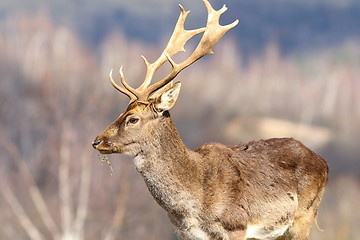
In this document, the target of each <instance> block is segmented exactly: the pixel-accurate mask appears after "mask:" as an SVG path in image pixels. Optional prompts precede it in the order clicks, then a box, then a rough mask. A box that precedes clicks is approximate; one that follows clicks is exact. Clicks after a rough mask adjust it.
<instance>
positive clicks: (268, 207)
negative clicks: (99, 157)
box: [93, 100, 328, 240]
mask: <svg viewBox="0 0 360 240" xmlns="http://www.w3.org/2000/svg"><path fill="white" fill-rule="evenodd" d="M157 101H158V100H157ZM172 104H173V103H172ZM171 106H172V105H171ZM171 106H170V107H171ZM170 107H169V108H170ZM131 118H136V119H138V120H137V121H136V123H131V121H130V119H131ZM93 146H94V147H95V148H96V149H97V150H99V151H100V152H101V153H120V154H132V155H135V160H134V162H135V166H136V168H137V170H138V171H139V173H140V174H141V175H142V176H143V178H144V181H145V183H146V185H147V187H148V189H149V191H150V193H151V194H152V196H153V197H154V198H155V200H156V201H157V202H158V203H159V205H160V206H161V207H162V208H163V209H164V210H165V211H167V213H168V215H169V218H170V220H171V222H172V224H173V225H174V227H175V228H176V230H177V232H178V233H179V235H180V236H181V237H182V238H183V239H189V240H190V239H191V240H193V239H198V240H206V239H226V240H235V239H236V240H239V239H240V240H241V239H246V238H247V237H248V238H250V237H261V238H263V239H297V240H304V239H308V236H309V232H310V229H311V226H312V225H313V222H314V218H315V217H316V214H317V209H318V206H319V204H320V200H321V197H322V194H323V192H324V188H325V185H326V182H327V179H328V167H327V164H326V162H325V161H324V160H323V159H322V158H321V157H320V156H319V155H317V154H315V153H314V152H312V151H311V150H309V149H308V148H306V147H305V146H304V145H303V144H301V143H300V142H298V141H296V140H294V139H291V138H281V139H268V140H260V141H254V142H249V143H246V144H239V145H236V146H225V145H222V144H219V143H212V144H206V145H204V146H202V147H200V148H198V149H196V150H195V151H191V150H189V149H187V148H186V147H185V145H184V144H183V142H182V141H181V139H180V136H179V134H178V132H177V130H176V127H175V124H174V122H173V121H172V119H171V117H170V116H169V114H168V112H167V111H159V110H158V109H157V108H156V105H155V100H154V101H153V102H150V103H148V104H143V103H139V102H134V103H132V104H131V105H130V106H129V107H128V109H127V110H126V111H125V112H124V113H123V114H122V115H120V117H119V118H118V119H117V120H116V121H115V122H114V123H113V124H111V125H110V126H109V127H108V128H107V129H105V130H104V131H103V132H102V133H101V134H100V135H99V136H98V137H97V138H96V139H95V140H94V143H93Z"/></svg>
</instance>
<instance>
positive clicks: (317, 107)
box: [0, 15, 360, 240]
mask: <svg viewBox="0 0 360 240" xmlns="http://www.w3.org/2000/svg"><path fill="white" fill-rule="evenodd" d="M236 45H237V43H236V42H235V41H234V40H229V39H227V40H226V41H224V42H222V43H220V45H219V46H218V47H217V48H216V49H215V51H216V54H215V56H210V57H207V58H206V59H204V60H202V61H200V63H197V64H196V67H191V68H190V69H188V70H185V71H184V73H182V74H180V76H179V80H181V81H182V82H183V89H182V94H181V96H180V99H179V101H178V104H177V106H176V107H175V108H174V111H173V112H172V113H173V116H174V119H175V121H176V122H177V125H178V127H179V130H180V133H181V135H182V136H183V138H184V142H185V143H186V144H187V145H188V146H190V147H197V146H199V145H200V144H202V143H204V142H206V141H215V140H219V141H220V140H221V141H224V142H227V143H233V144H235V143H236V141H245V140H250V139H251V138H257V137H261V136H264V134H263V130H261V129H262V128H259V127H256V126H263V125H264V124H265V125H266V124H267V123H266V121H267V119H272V121H270V128H272V129H274V128H275V127H274V126H275V125H274V121H276V122H277V123H283V124H280V125H281V126H284V125H286V126H288V128H286V129H285V130H284V129H282V130H281V133H280V130H279V131H278V134H279V135H281V136H282V135H292V133H293V132H294V128H297V127H298V126H306V129H307V130H306V131H305V130H304V131H302V132H306V133H307V134H306V136H300V138H304V139H305V140H304V141H306V139H310V140H311V139H312V137H311V136H312V134H314V133H315V132H316V131H318V130H319V129H320V130H321V129H322V130H324V129H325V130H324V131H325V132H326V134H328V135H327V137H324V138H323V140H322V142H321V143H319V142H315V143H309V144H311V145H312V148H314V149H317V150H318V151H320V152H321V153H322V154H323V155H324V156H325V158H326V159H328V161H329V163H330V174H331V176H332V178H331V180H330V183H329V186H328V189H327V191H326V195H325V198H324V202H323V204H322V207H321V209H320V212H319V217H318V222H319V225H320V227H321V228H323V229H325V232H319V231H318V230H314V231H313V233H312V234H313V239H342V240H343V239H358V238H359V237H360V232H359V229H358V226H359V223H360V210H359V208H358V207H357V205H358V199H360V187H359V179H358V177H359V175H358V173H359V170H360V169H359V159H358V157H356V156H359V149H358V148H357V145H358V142H359V140H360V138H359V136H360V104H359V103H360V95H359V94H358V91H360V82H359V79H358V76H360V67H359V66H360V50H359V44H349V45H346V46H344V47H341V48H339V49H337V50H329V51H325V52H317V53H310V54H305V55H303V56H291V57H286V58H284V57H282V56H281V55H279V51H278V50H277V48H276V45H275V44H273V45H270V46H269V47H268V48H267V51H266V52H265V53H264V54H263V55H261V56H257V57H253V58H250V59H249V60H248V61H247V62H246V63H244V62H242V59H241V55H239V54H237V52H238V51H237V49H236ZM160 48H161V47H159V49H158V48H157V47H147V46H143V45H141V44H140V43H136V42H135V43H134V42H131V41H128V40H127V39H126V38H125V37H124V36H123V35H122V34H121V33H114V34H113V35H111V36H108V37H107V38H106V40H105V41H104V42H103V44H102V46H101V47H100V48H99V49H96V50H94V49H93V50H91V51H90V50H89V49H87V48H86V47H84V45H83V44H82V43H81V42H80V40H79V39H78V38H77V36H76V34H74V33H73V32H72V31H71V30H69V29H67V28H64V27H55V26H54V25H53V24H52V23H51V21H50V20H49V19H48V18H46V17H44V16H42V15H37V16H30V15H22V16H21V17H17V18H9V19H8V20H7V21H5V22H3V23H2V25H1V26H0V69H1V81H0V132H1V138H0V149H1V150H0V161H1V162H0V163H1V166H2V167H1V172H0V189H1V191H0V193H1V196H0V199H1V200H0V211H1V215H0V225H1V229H0V239H12V240H16V239H33V240H37V239H56V240H57V239H59V240H60V239H61V240H67V239H74V240H80V239H87V240H91V239H107V240H111V239H176V237H175V236H174V235H173V233H172V228H171V227H170V225H169V223H168V220H167V219H166V217H165V216H164V213H163V212H162V210H161V209H160V208H159V207H158V206H157V205H156V204H155V202H154V201H153V200H152V199H151V197H150V194H148V192H147V190H146V189H145V186H144V184H143V183H142V179H141V178H140V176H139V175H137V174H136V172H135V170H134V169H133V167H132V164H131V158H129V157H126V156H111V157H110V160H111V161H112V164H113V168H114V173H113V175H112V176H111V175H110V172H109V168H108V166H106V164H105V163H104V164H103V165H101V163H100V159H99V157H98V156H97V154H96V152H95V151H93V150H92V149H91V144H90V143H91V141H92V139H93V138H94V137H95V136H96V135H97V134H98V133H99V132H100V131H101V130H102V129H104V127H105V126H107V125H108V124H109V123H110V122H111V121H112V120H114V119H115V118H116V116H117V115H118V114H119V113H120V112H121V111H122V110H123V109H124V107H125V106H126V104H127V101H128V100H127V99H126V98H125V97H122V96H121V95H119V94H118V93H117V92H116V91H115V90H114V89H113V88H112V87H111V85H110V84H109V83H108V82H107V79H106V76H107V74H108V72H109V70H110V69H111V68H118V67H119V66H120V65H121V64H124V71H125V74H126V77H127V79H128V81H129V82H135V84H134V85H136V81H138V82H140V81H141V80H142V77H143V76H144V70H145V68H144V66H143V63H142V61H141V58H140V57H139V56H140V55H141V54H144V55H145V56H147V57H148V59H154V58H155V56H156V55H157V54H158V53H159V52H160ZM163 70H164V71H166V69H163ZM274 119H275V120H274ZM252 123H254V124H252ZM255 123H256V124H255ZM285 123H286V124H285ZM267 127H268V125H266V126H265V127H264V128H267ZM276 129H277V128H276ZM276 129H275V131H274V133H272V134H274V137H277V132H276ZM243 132H244V133H245V134H243ZM230 133H231V134H230ZM320 134H321V132H320ZM309 135H310V136H309ZM236 136H238V137H236ZM306 137H307V138H306ZM348 173H353V175H352V176H347V175H346V174H348Z"/></svg>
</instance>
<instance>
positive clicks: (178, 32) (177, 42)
mask: <svg viewBox="0 0 360 240" xmlns="http://www.w3.org/2000/svg"><path fill="white" fill-rule="evenodd" d="M179 8H180V15H179V18H178V21H177V23H176V25H175V28H174V32H173V34H172V35H171V37H170V40H169V42H168V44H167V45H166V47H165V49H164V51H163V52H162V53H161V55H160V57H159V58H158V59H157V60H156V61H155V62H154V63H152V64H150V63H149V62H148V61H147V60H146V58H145V57H144V56H142V58H143V59H144V62H145V64H146V66H147V73H146V77H145V81H144V82H143V83H142V84H141V86H140V87H139V88H138V89H137V90H139V91H144V90H146V88H147V87H148V86H149V85H150V83H151V80H152V77H153V75H154V73H155V71H156V70H157V69H158V68H159V67H160V66H162V65H163V64H164V63H165V62H166V61H168V57H166V55H169V56H173V55H175V54H177V53H179V52H185V48H184V46H185V44H186V43H187V41H188V40H190V39H191V38H192V37H194V36H195V35H197V34H200V33H202V32H204V31H205V28H199V29H193V30H186V29H185V26H184V25H185V20H186V17H187V15H188V14H189V12H190V11H185V9H184V7H183V6H182V5H181V4H179ZM146 97H148V96H146Z"/></svg>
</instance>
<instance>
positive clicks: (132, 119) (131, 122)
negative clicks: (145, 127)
mask: <svg viewBox="0 0 360 240" xmlns="http://www.w3.org/2000/svg"><path fill="white" fill-rule="evenodd" d="M138 121H139V118H136V117H131V118H130V119H129V120H128V122H127V123H129V124H135V123H137V122H138Z"/></svg>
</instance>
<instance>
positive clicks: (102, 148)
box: [91, 139, 116, 154]
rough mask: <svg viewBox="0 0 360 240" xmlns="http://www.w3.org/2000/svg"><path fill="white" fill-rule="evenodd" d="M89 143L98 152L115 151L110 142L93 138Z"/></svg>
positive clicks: (109, 152) (108, 152)
mask: <svg viewBox="0 0 360 240" xmlns="http://www.w3.org/2000/svg"><path fill="white" fill-rule="evenodd" d="M91 145H92V146H93V148H94V149H96V150H98V151H99V153H100V154H111V153H116V151H115V149H114V148H113V146H112V144H111V143H108V142H104V141H103V140H96V139H95V140H94V141H93V142H92V143H91Z"/></svg>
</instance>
